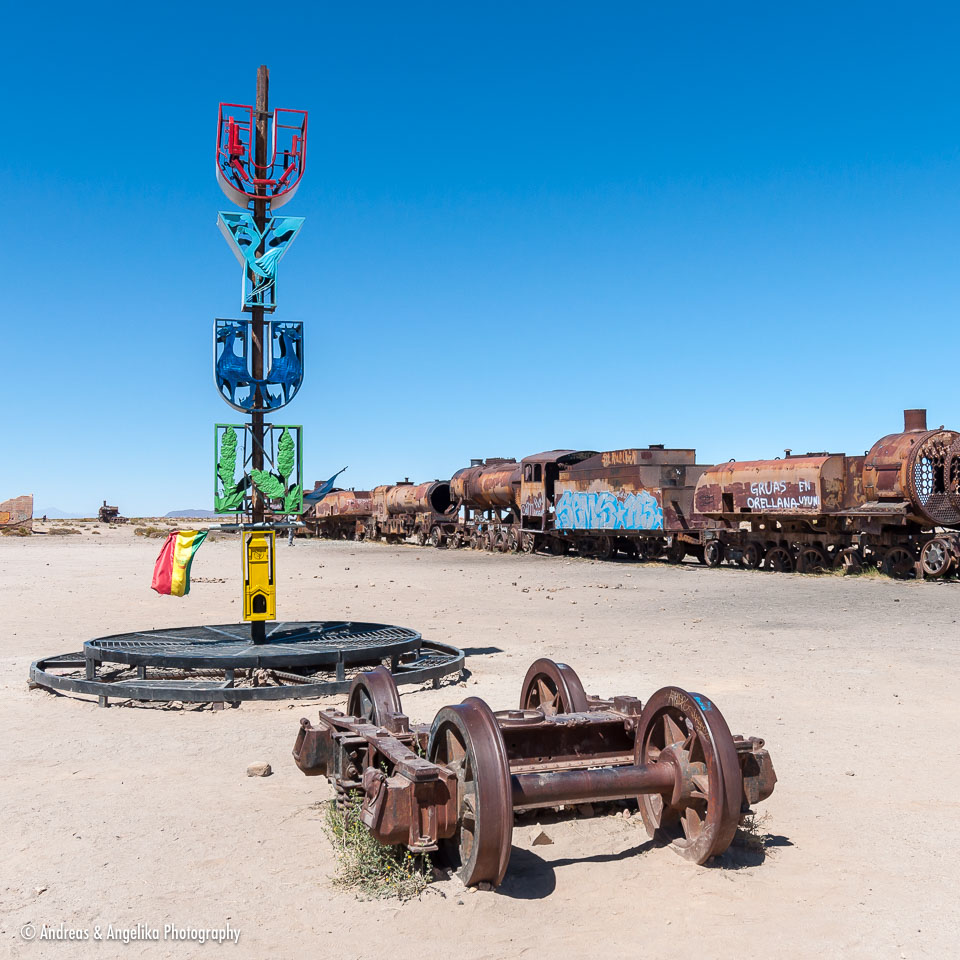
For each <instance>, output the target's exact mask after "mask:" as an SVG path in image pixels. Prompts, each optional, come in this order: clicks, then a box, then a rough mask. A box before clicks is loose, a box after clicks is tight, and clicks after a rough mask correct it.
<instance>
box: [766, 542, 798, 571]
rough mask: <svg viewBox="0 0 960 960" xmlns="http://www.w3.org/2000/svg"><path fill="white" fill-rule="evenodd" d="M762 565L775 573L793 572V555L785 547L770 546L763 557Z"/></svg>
mask: <svg viewBox="0 0 960 960" xmlns="http://www.w3.org/2000/svg"><path fill="white" fill-rule="evenodd" d="M763 565H764V567H765V568H766V569H767V570H773V571H775V572H776V573H793V557H792V556H791V555H790V551H789V550H788V549H787V548H786V547H771V548H770V549H769V550H768V551H767V555H766V556H765V557H764V558H763Z"/></svg>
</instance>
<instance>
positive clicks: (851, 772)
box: [843, 770, 856, 777]
mask: <svg viewBox="0 0 960 960" xmlns="http://www.w3.org/2000/svg"><path fill="white" fill-rule="evenodd" d="M843 772H844V774H846V776H848V777H855V776H856V774H855V773H854V772H853V771H852V770H844V771H843Z"/></svg>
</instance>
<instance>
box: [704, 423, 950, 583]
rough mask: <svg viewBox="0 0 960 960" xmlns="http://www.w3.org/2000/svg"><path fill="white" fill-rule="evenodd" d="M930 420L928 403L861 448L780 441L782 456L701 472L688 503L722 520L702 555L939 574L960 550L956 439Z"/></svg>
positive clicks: (801, 566) (803, 566) (785, 565)
mask: <svg viewBox="0 0 960 960" xmlns="http://www.w3.org/2000/svg"><path fill="white" fill-rule="evenodd" d="M958 438H960V434H958V433H957V432H956V431H954V430H944V429H943V427H939V428H937V429H936V430H928V429H927V423H926V411H925V410H906V411H904V425H903V431H902V432H900V433H891V434H888V435H887V436H885V437H882V438H881V439H880V440H878V441H877V442H876V443H875V444H874V445H873V446H872V447H871V448H870V450H868V451H867V453H866V454H865V455H864V456H855V457H848V456H846V455H845V454H842V453H835V454H831V453H808V454H804V455H803V456H796V455H793V454H792V453H791V452H790V451H787V455H786V456H785V457H784V459H782V460H754V461H747V462H736V461H731V462H730V463H724V464H718V465H717V466H715V467H711V468H709V469H708V470H706V471H705V472H704V473H703V475H702V476H701V477H700V479H699V481H698V483H697V488H696V496H695V502H694V505H695V507H696V510H697V512H698V513H699V514H701V515H702V516H704V517H707V518H710V519H711V520H715V521H717V522H718V523H720V524H721V527H720V528H719V529H714V530H711V531H709V532H708V533H707V534H706V537H707V539H706V542H705V544H704V557H705V561H706V562H707V563H708V564H710V565H711V566H716V565H718V564H720V563H722V562H723V561H724V560H725V559H729V560H733V561H735V562H739V563H740V564H742V565H743V566H746V567H752V568H756V567H759V566H761V565H763V566H765V567H767V568H768V569H771V570H779V571H790V570H794V569H796V570H799V571H801V572H805V573H816V572H820V571H822V570H824V569H827V568H828V567H834V568H837V567H842V568H845V569H848V570H850V569H853V570H856V569H859V568H860V567H861V566H862V565H864V564H871V565H874V566H878V567H880V568H881V569H882V570H883V572H884V573H887V574H889V575H891V576H894V577H908V576H914V575H924V576H930V577H942V576H945V575H947V574H948V573H950V572H951V571H953V570H955V569H956V568H957V563H958V560H960V535H958V533H957V532H956V528H958V527H960V497H958V496H957V490H958V486H957V484H958V479H960V469H958V468H960V443H958Z"/></svg>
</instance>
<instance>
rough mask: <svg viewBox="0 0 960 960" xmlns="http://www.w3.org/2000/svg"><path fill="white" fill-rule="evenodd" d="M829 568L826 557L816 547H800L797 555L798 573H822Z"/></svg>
mask: <svg viewBox="0 0 960 960" xmlns="http://www.w3.org/2000/svg"><path fill="white" fill-rule="evenodd" d="M829 566H830V561H829V560H828V559H827V555H826V554H825V553H824V552H823V550H821V549H820V547H818V546H815V545H812V544H811V545H808V546H805V547H801V548H800V551H799V553H798V554H797V572H798V573H823V571H824V570H826V569H827V568H828V567H829Z"/></svg>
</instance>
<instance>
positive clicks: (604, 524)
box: [555, 490, 663, 530]
mask: <svg viewBox="0 0 960 960" xmlns="http://www.w3.org/2000/svg"><path fill="white" fill-rule="evenodd" d="M555 523H556V527H557V529H558V530H662V529H663V507H661V506H660V504H659V503H657V498H656V497H654V496H653V495H652V494H649V493H647V491H646V490H641V491H640V492H639V493H628V494H626V496H623V497H618V496H616V495H614V494H612V493H607V492H603V493H580V492H577V491H573V490H565V491H564V492H563V495H562V496H561V497H560V499H559V500H558V501H557V506H556V517H555Z"/></svg>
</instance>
